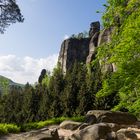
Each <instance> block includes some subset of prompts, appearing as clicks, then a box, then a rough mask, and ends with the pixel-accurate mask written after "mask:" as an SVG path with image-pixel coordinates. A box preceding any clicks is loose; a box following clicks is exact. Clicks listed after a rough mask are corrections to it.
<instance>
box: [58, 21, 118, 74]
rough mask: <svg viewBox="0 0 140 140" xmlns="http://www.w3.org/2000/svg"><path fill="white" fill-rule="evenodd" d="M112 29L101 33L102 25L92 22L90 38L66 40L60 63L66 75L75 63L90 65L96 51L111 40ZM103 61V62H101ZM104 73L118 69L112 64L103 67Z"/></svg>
mask: <svg viewBox="0 0 140 140" xmlns="http://www.w3.org/2000/svg"><path fill="white" fill-rule="evenodd" d="M111 31H112V29H111V28H110V29H104V30H102V31H100V23H99V22H98V21H97V22H92V23H91V24H90V30H89V37H88V38H80V39H79V38H69V39H67V40H64V41H63V43H62V45H61V50H60V53H59V59H58V63H59V64H60V66H61V68H62V70H63V72H64V73H66V71H67V70H68V69H70V68H71V67H72V66H73V64H74V62H80V63H81V62H82V63H86V64H88V63H90V62H91V61H92V60H94V59H95V58H96V49H97V47H99V46H100V45H102V44H103V43H108V42H110V40H111ZM101 61H102V60H101ZM101 68H102V71H105V72H106V71H115V70H116V68H115V66H114V65H112V64H109V65H108V64H105V65H102V66H101Z"/></svg>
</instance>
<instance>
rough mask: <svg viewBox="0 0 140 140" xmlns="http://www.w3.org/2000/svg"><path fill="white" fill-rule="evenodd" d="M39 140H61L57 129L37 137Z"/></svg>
mask: <svg viewBox="0 0 140 140" xmlns="http://www.w3.org/2000/svg"><path fill="white" fill-rule="evenodd" d="M36 137H37V139H38V140H60V139H59V135H58V131H57V129H53V130H48V131H47V132H46V133H40V134H39V135H37V136H36Z"/></svg>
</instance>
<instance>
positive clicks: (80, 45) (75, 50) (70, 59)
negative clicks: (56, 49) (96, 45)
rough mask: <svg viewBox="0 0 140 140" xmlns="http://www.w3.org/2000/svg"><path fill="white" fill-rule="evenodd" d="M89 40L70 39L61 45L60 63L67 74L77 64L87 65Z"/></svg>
mask: <svg viewBox="0 0 140 140" xmlns="http://www.w3.org/2000/svg"><path fill="white" fill-rule="evenodd" d="M89 41H90V39H89V38H81V39H77V38H69V39H67V40H64V42H63V43H62V45H61V50H60V53H59V58H58V62H59V64H60V66H61V68H62V70H63V72H64V73H65V72H66V71H67V70H68V69H70V68H71V67H72V66H73V65H74V63H75V62H80V63H81V62H83V63H85V61H86V58H87V55H88V54H89V49H88V46H89Z"/></svg>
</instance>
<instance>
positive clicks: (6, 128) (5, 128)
mask: <svg viewBox="0 0 140 140" xmlns="http://www.w3.org/2000/svg"><path fill="white" fill-rule="evenodd" d="M18 132H20V127H18V126H17V125H15V124H0V136H1V135H5V134H8V133H18Z"/></svg>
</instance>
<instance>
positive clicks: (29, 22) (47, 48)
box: [0, 0, 106, 83]
mask: <svg viewBox="0 0 140 140" xmlns="http://www.w3.org/2000/svg"><path fill="white" fill-rule="evenodd" d="M17 2H18V4H19V7H20V9H21V11H22V14H23V15H24V17H25V21H24V23H20V24H19V23H16V24H13V25H11V26H10V27H9V28H7V31H6V32H5V34H4V35H0V50H1V51H0V61H1V62H2V64H0V75H4V76H7V77H9V78H12V79H13V80H14V81H17V82H21V83H26V81H29V82H31V83H33V82H35V81H36V80H37V76H38V75H39V72H40V71H41V69H42V68H47V69H49V70H52V68H53V67H54V65H55V64H56V62H57V60H56V59H57V56H58V53H59V50H60V46H61V43H62V41H63V40H64V38H65V37H66V36H70V35H72V34H77V33H79V32H82V31H88V30H89V25H90V23H91V22H92V21H98V20H99V21H100V20H101V16H102V15H101V14H97V13H96V11H97V10H99V11H103V10H104V9H103V8H104V7H103V6H102V5H103V4H104V3H106V0H17ZM26 58H30V59H28V63H29V64H28V65H27V66H29V67H31V68H32V67H33V66H34V67H35V69H37V70H36V74H35V71H33V70H30V68H29V67H28V68H26V73H25V68H24V69H23V67H24V66H25V65H26V64H25V63H27V62H25V60H26ZM5 59H6V60H5ZM9 59H10V62H9V61H8V60H9ZM11 60H12V61H11ZM31 60H32V61H31ZM17 61H18V63H17ZM26 61H27V60H26ZM29 61H31V62H29ZM48 61H49V62H48ZM20 62H21V63H20ZM9 63H13V65H12V66H11V65H10V66H9ZM15 63H16V64H18V65H14V64H15ZM40 63H41V64H40ZM49 63H50V64H49ZM21 64H22V66H21ZM34 64H36V65H39V66H38V67H37V66H35V65H34ZM19 65H20V67H21V69H19V70H18V67H19ZM32 65H33V66H32ZM1 67H2V69H1ZM11 69H12V71H10V70H11ZM15 69H16V71H14V70H15ZM27 70H29V71H30V74H29V73H28V72H27ZM5 71H7V73H6V72H5ZM12 72H15V73H16V74H17V75H18V76H17V77H15V76H14V75H13V74H12ZM22 75H24V77H23V76H22ZM31 75H32V76H33V77H32V78H31V77H30V76H31Z"/></svg>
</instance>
